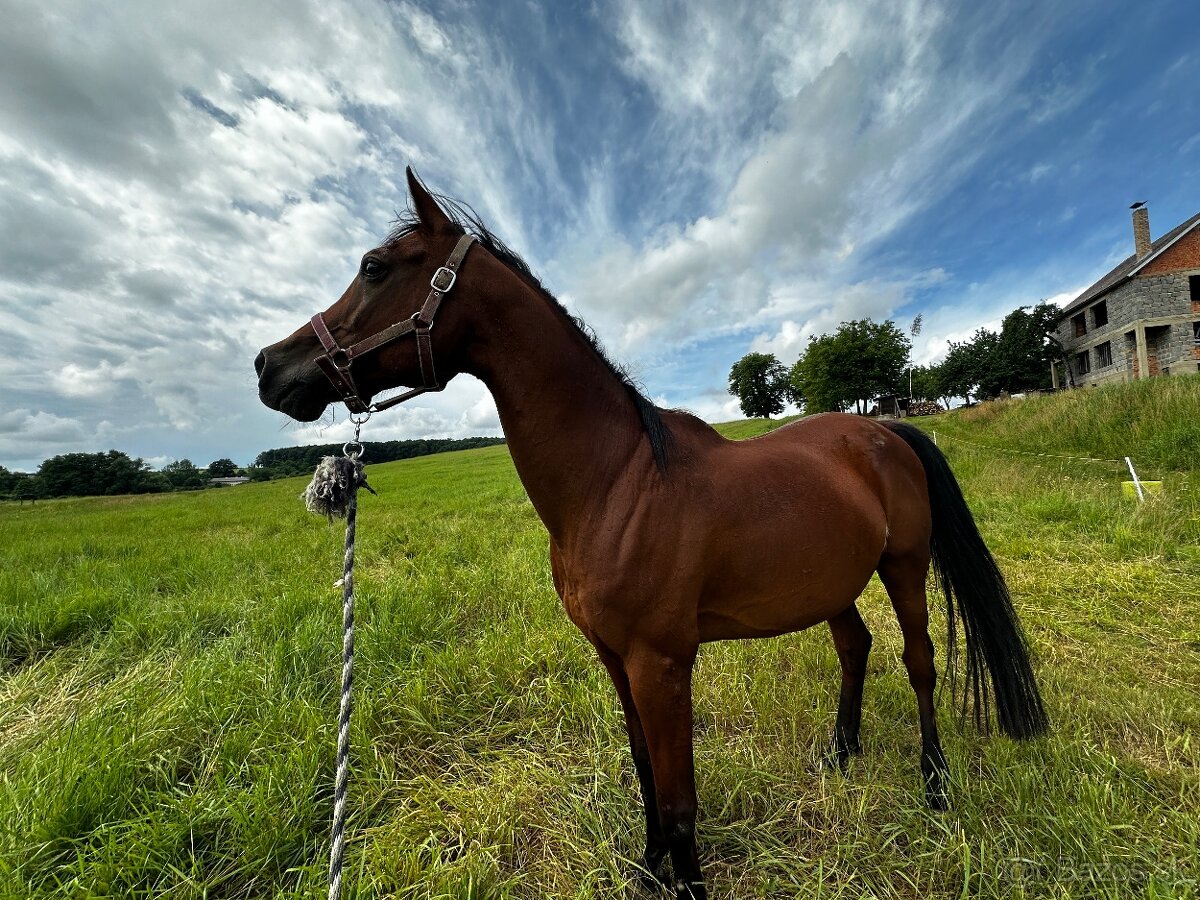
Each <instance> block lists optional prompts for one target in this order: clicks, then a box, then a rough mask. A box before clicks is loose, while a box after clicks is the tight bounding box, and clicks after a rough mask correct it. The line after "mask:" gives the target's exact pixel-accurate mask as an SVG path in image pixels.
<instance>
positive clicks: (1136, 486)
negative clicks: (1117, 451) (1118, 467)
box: [1125, 456, 1146, 503]
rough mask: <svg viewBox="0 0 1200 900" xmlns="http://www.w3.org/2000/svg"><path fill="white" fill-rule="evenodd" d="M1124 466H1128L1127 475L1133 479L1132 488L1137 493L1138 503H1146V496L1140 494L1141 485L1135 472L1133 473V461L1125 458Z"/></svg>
mask: <svg viewBox="0 0 1200 900" xmlns="http://www.w3.org/2000/svg"><path fill="white" fill-rule="evenodd" d="M1125 465H1127V466H1129V474H1130V476H1132V478H1133V487H1134V490H1136V491H1137V495H1138V503H1145V502H1146V495H1145V494H1143V493H1142V483H1141V482H1140V481H1138V477H1137V472H1135V471H1133V460H1131V459H1130V458H1129V457H1128V456H1127V457H1125Z"/></svg>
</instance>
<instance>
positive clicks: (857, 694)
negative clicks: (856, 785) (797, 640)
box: [829, 605, 871, 766]
mask: <svg viewBox="0 0 1200 900" xmlns="http://www.w3.org/2000/svg"><path fill="white" fill-rule="evenodd" d="M829 631H830V633H831V634H832V635H833V645H834V646H835V647H836V648H837V654H838V659H839V660H841V663H842V690H841V693H840V694H839V696H838V711H837V721H836V723H835V724H834V726H833V748H832V753H831V757H830V762H831V763H834V764H836V765H838V766H844V765H846V762H847V760H848V759H849V758H850V757H851V756H853V755H856V754H858V753H861V752H862V744H861V743H859V739H858V731H859V726H860V724H861V723H862V698H863V683H864V682H865V681H866V678H867V656H868V655H869V654H870V652H871V632H870V631H868V630H867V626H866V623H865V622H863V620H862V616H860V615H859V614H858V607H857V606H854V605H851V606H850V607H849V608H848V609H846V610H844V611H843V612H840V613H838V614H837V615H836V616H834V617H833V618H832V619H830V620H829Z"/></svg>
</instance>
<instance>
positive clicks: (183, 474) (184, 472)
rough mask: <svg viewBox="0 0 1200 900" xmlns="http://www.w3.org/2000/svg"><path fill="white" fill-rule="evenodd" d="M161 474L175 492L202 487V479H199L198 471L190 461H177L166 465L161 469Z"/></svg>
mask: <svg viewBox="0 0 1200 900" xmlns="http://www.w3.org/2000/svg"><path fill="white" fill-rule="evenodd" d="M162 473H163V474H164V475H166V476H167V480H168V481H170V482H171V486H172V487H173V488H174V489H175V490H177V491H187V490H194V489H196V488H199V487H204V479H202V478H201V477H200V470H199V469H197V468H196V464H195V463H193V462H192V461H191V460H190V459H177V460H175V462H172V463H167V464H166V465H165V466H163V467H162Z"/></svg>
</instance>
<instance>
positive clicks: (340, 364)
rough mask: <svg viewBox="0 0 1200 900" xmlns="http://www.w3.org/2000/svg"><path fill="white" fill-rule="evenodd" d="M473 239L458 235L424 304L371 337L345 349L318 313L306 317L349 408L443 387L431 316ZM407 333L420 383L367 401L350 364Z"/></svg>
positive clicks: (364, 409) (391, 402)
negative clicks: (431, 336) (436, 362)
mask: <svg viewBox="0 0 1200 900" xmlns="http://www.w3.org/2000/svg"><path fill="white" fill-rule="evenodd" d="M474 242H475V237H474V235H470V234H464V235H463V236H462V237H460V238H459V239H458V243H457V244H455V245H454V252H452V253H451V254H450V258H449V259H448V260H446V264H445V265H444V266H441V267H439V268H438V270H437V271H436V272H434V273H433V277H432V278H431V279H429V287H430V288H431V290H430V291H429V296H428V297H426V298H425V303H424V305H423V306H422V307H421V308H420V309H419V310H417V312H415V313H413V314H412V317H411V318H408V319H404V320H402V321H400V322H396V323H395V324H394V325H389V326H388V327H387V328H385V329H383V331H377V332H376V333H375V334H373V335H371V336H370V337H368V338H363V339H362V340H361V341H359V342H358V343H356V344H351V345H350V346H349V347H346V348H345V349H343V348H341V347H339V346H338V343H337V341H335V340H334V339H333V335H332V334H330V333H329V328H328V327H327V326H326V325H325V318H324V317H323V316H322V315H321V313H317V314H316V315H315V316H313V317H312V318H311V319H310V320H309V324H311V325H312V328H313V331H315V332H316V333H317V339H318V340H319V341H320V342H321V346H322V347H324V348H325V353H324V354H323V355H321V356H318V357H317V358H316V360H315V362H316V364H317V365H318V366H320V367H321V371H322V372H324V373H325V376H326V377H327V378H328V379H329V381H330V383H332V384H333V386H334V388H335V389H336V390H337V392H338V394H339V395H341V398H342V402H343V403H345V404H346V406H347V407H348V408H349V410H350V412H352V413H372V412H378V411H379V410H381V409H387V408H388V407H389V406H395V405H396V404H397V403H403V402H404V401H405V400H409V399H411V398H413V397H415V396H417V395H418V394H424V393H426V392H427V391H440V390H441V389H442V388H443V387H444V385H442V384H440V383H439V382H438V379H437V372H436V370H435V369H434V368H433V345H432V344H431V343H430V340H429V332H430V331H431V330H432V328H433V320H434V317H435V316H436V315H437V311H438V307H439V306H441V304H442V298H444V297H445V296H446V295H447V294H448V293H450V289H451V288H453V287H454V282H455V279H456V278H457V276H458V270H459V269H460V268H461V267H462V263H463V259H464V258H466V255H467V251H468V250H470V249H471V244H473V243H474ZM406 334H414V335H416V338H417V357H418V358H419V359H420V361H421V381H422V384H421V387H418V388H413V389H412V390H410V391H405V392H404V393H403V394H397V395H396V396H395V397H389V398H388V399H387V400H384V401H382V402H380V403H367V402H366V401H365V400H363V399H362V397H360V396H359V393H358V387H357V386H356V385H355V383H354V376H353V375H352V374H351V372H350V366H351V365H352V364H353V363H354V360H356V359H358V358H359V357H360V356H362V355H363V354H364V353H370V352H371V351H372V350H378V349H379V348H380V347H383V346H386V345H387V344H390V343H391V342H392V341H394V340H396V339H398V338H401V337H403V336H404V335H406Z"/></svg>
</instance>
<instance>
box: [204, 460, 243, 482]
mask: <svg viewBox="0 0 1200 900" xmlns="http://www.w3.org/2000/svg"><path fill="white" fill-rule="evenodd" d="M237 473H238V467H237V466H236V465H235V464H234V462H233V460H232V459H226V458H224V457H222V458H221V459H214V460H213V461H212V462H210V463H209V464H208V477H209V478H232V477H234V476H235V475H237Z"/></svg>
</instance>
